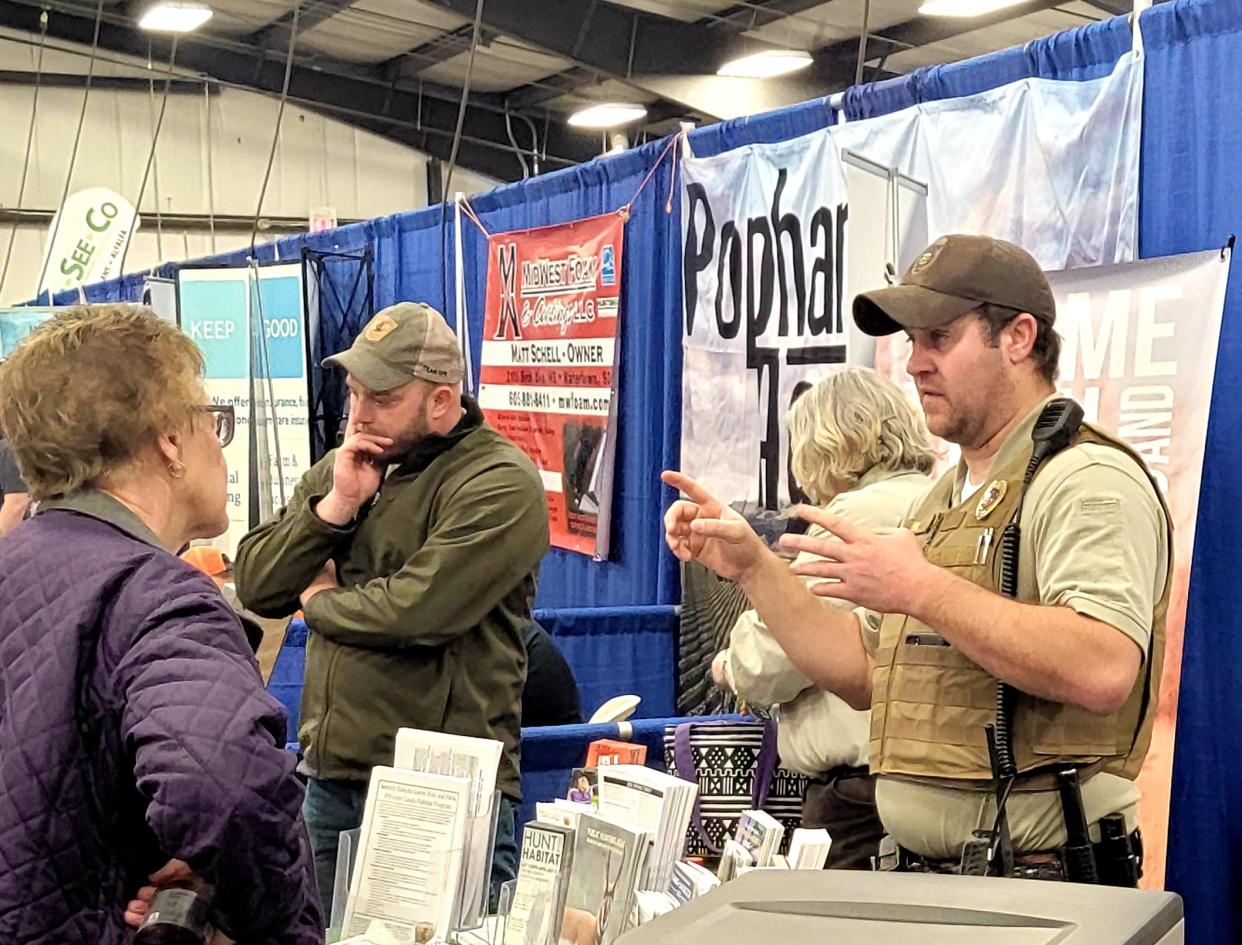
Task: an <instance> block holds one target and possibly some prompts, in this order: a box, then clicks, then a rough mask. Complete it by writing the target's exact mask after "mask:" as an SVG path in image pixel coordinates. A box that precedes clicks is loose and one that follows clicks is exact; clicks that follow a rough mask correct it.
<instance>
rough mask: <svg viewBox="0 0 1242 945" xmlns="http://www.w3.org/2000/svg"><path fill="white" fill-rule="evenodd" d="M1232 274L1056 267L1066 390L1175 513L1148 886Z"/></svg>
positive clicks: (881, 363)
mask: <svg viewBox="0 0 1242 945" xmlns="http://www.w3.org/2000/svg"><path fill="white" fill-rule="evenodd" d="M1228 278H1229V254H1228V253H1227V252H1226V253H1223V254H1222V253H1221V251H1220V250H1211V251H1209V252H1203V253H1189V254H1187V255H1184V256H1168V257H1164V258H1161V259H1147V260H1142V261H1140V262H1134V263H1127V264H1125V265H1121V266H1100V267H1097V268H1091V269H1071V270H1067V271H1065V272H1056V273H1049V276H1048V279H1049V281H1050V282H1051V283H1052V291H1053V292H1054V293H1055V295H1056V299H1057V330H1058V331H1059V332H1060V333H1061V337H1062V339H1063V342H1064V343H1063V346H1062V350H1061V375H1060V380H1059V382H1058V384H1059V389H1060V392H1061V393H1062V394H1064V395H1067V396H1070V397H1073V398H1074V399H1075V400H1077V401H1078V402H1079V403H1080V404H1082V406H1083V409H1084V411H1085V413H1086V418H1087V419H1088V420H1090V421H1093V422H1097V423H1099V424H1100V425H1101V426H1103V427H1104V428H1105V429H1108V430H1112V431H1114V432H1116V433H1117V434H1118V435H1119V436H1121V438H1122V439H1124V440H1126V441H1127V442H1128V443H1130V445H1131V446H1133V447H1134V448H1135V449H1136V450H1137V451H1138V452H1139V453H1140V454H1141V455H1142V456H1143V458H1144V460H1145V461H1146V462H1147V466H1148V468H1149V469H1150V470H1151V472H1152V474H1153V476H1155V478H1156V480H1157V482H1158V483H1159V485H1160V487H1161V489H1162V490H1163V492H1164V494H1165V498H1166V499H1167V500H1168V503H1169V509H1170V511H1171V512H1172V513H1173V529H1174V574H1173V593H1172V600H1171V601H1170V604H1169V616H1168V638H1167V643H1166V650H1165V663H1164V679H1163V681H1162V684H1161V688H1160V705H1159V708H1158V709H1157V714H1156V729H1155V732H1154V734H1153V736H1152V743H1151V750H1150V752H1149V753H1148V755H1147V763H1146V764H1145V765H1144V767H1143V771H1142V774H1141V775H1140V776H1139V781H1138V783H1139V788H1140V790H1141V791H1142V793H1143V799H1142V801H1141V803H1140V806H1139V820H1140V824H1141V827H1142V830H1143V846H1144V856H1145V865H1144V876H1143V885H1144V886H1145V887H1148V888H1162V887H1163V886H1164V866H1165V853H1166V851H1167V849H1168V825H1169V800H1170V781H1171V779H1172V775H1173V743H1174V735H1175V731H1176V727H1177V696H1178V685H1179V682H1180V679H1181V669H1182V640H1183V637H1184V631H1185V627H1186V595H1187V591H1188V588H1189V585H1190V572H1191V554H1192V553H1193V551H1194V544H1195V517H1196V515H1197V513H1198V508H1199V483H1200V479H1201V477H1202V474H1203V452H1204V444H1205V441H1206V439H1207V423H1208V409H1209V406H1210V404H1211V399H1212V381H1213V377H1214V375H1215V370H1216V346H1217V341H1218V339H1219V336H1220V322H1221V313H1222V311H1223V310H1224V305H1225V288H1226V285H1227V283H1228ZM883 342H884V343H883V344H881V345H879V346H878V347H877V349H876V368H877V370H879V371H880V373H882V374H884V375H886V376H888V377H890V378H891V379H893V380H894V381H896V382H897V383H898V384H900V385H901V386H902V387H903V388H904V389H906V390H907V391H908V392H909V393H910V395H911V397H915V399H917V397H916V395H915V393H914V383H913V381H912V380H911V378H910V376H909V375H908V374H907V373H906V362H907V360H908V358H909V346H908V344H907V342H906V340H905V336H904V335H902V334H897V335H893V336H891V337H889V338H887V339H883ZM942 445H943V446H944V447H945V449H944V451H943V457H942V460H941V463H940V466H939V470H943V469H945V468H947V467H948V465H949V464H950V463H951V462H956V459H957V451H956V448H950V447H948V445H947V444H942ZM939 470H938V471H939Z"/></svg>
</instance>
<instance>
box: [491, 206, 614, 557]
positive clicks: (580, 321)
mask: <svg viewBox="0 0 1242 945" xmlns="http://www.w3.org/2000/svg"><path fill="white" fill-rule="evenodd" d="M624 234H625V220H624V218H623V217H622V216H621V215H620V214H617V213H609V214H605V215H603V216H598V217H590V218H588V219H586V220H577V221H575V222H573V223H565V224H562V225H559V226H547V227H541V228H539V229H534V230H522V231H520V232H514V233H497V234H494V235H492V236H489V237H488V247H487V252H488V258H487V296H486V307H485V310H484V315H483V356H482V361H481V372H480V386H479V405H480V406H481V407H482V408H483V414H484V416H485V417H487V420H488V422H489V423H491V424H492V426H494V427H495V428H496V429H497V430H499V431H500V432H501V433H503V434H504V435H505V436H507V437H508V438H509V439H511V440H513V442H514V443H516V444H517V445H518V446H520V447H521V448H522V450H523V451H524V452H525V453H526V454H527V455H528V456H529V457H530V458H531V459H532V460H533V461H534V463H535V466H536V467H537V468H538V469H539V474H540V476H541V477H542V478H543V485H544V490H545V492H546V494H547V499H548V522H549V525H550V527H551V532H552V546H553V547H554V548H567V549H569V550H571V551H577V552H581V553H582V554H588V555H592V556H594V557H595V558H597V559H604V558H607V557H608V544H609V542H608V536H609V532H610V521H611V512H612V481H613V456H614V453H615V450H616V414H617V407H616V392H617V388H616V381H617V354H618V349H619V345H618V340H619V333H618V330H617V319H618V317H619V315H620V304H621V245H622V239H623V237H624Z"/></svg>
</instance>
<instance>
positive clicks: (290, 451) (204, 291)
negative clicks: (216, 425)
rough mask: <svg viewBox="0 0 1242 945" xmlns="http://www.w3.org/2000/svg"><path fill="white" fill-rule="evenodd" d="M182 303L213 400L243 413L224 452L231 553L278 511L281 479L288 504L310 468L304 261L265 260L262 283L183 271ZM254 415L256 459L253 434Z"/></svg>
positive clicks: (236, 274)
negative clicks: (254, 496) (257, 479)
mask: <svg viewBox="0 0 1242 945" xmlns="http://www.w3.org/2000/svg"><path fill="white" fill-rule="evenodd" d="M177 304H178V311H179V315H180V322H181V329H182V331H184V332H185V333H186V334H187V335H189V336H190V337H191V338H192V339H193V340H194V342H195V343H196V344H197V345H198V346H199V349H200V350H201V351H202V352H203V359H204V361H205V362H206V371H205V386H206V389H207V395H208V396H209V397H210V398H211V399H212V400H213V401H214V402H216V403H220V404H232V406H233V409H234V411H235V412H236V415H237V431H236V434H235V435H234V437H233V442H232V443H230V444H229V446H228V447H227V448H226V449H225V460H226V461H227V462H228V466H229V530H228V532H226V533H225V534H224V535H222V536H221V537H220V538H219V539H218V540H217V541H216V544H217V545H218V546H219V547H220V548H222V549H224V550H225V551H226V552H227V553H229V554H232V553H235V552H236V550H237V543H238V542H239V541H240V540H241V538H242V536H243V535H245V534H246V532H247V531H249V530H250V528H251V526H252V525H253V524H254V523H255V522H256V521H258V520H259V519H261V518H263V517H264V516H266V515H268V514H270V513H271V512H272V511H274V510H275V509H276V508H279V507H280V505H281V504H282V491H281V486H282V484H283V487H284V489H283V496H284V497H285V499H286V500H287V498H288V496H289V495H291V494H292V492H293V489H294V487H295V486H296V485H297V484H298V481H299V480H300V479H301V478H302V475H303V473H305V472H306V470H307V469H309V468H310V401H309V396H308V393H307V380H306V378H307V359H306V316H305V313H304V311H303V304H302V267H301V266H299V265H296V264H293V265H278V266H264V267H261V268H260V269H259V270H258V278H257V280H256V278H255V275H254V271H253V270H251V269H249V268H239V269H182V270H180V271H179V272H178V273H177ZM260 317H261V318H262V323H263V333H262V335H260V334H259V331H258V324H257V321H258V319H259V318H260ZM269 378H270V380H269ZM252 381H253V384H254V391H255V403H254V405H253V408H252V405H251V400H250V394H251V384H252ZM252 417H253V421H254V423H255V430H256V433H257V434H258V436H257V437H256V441H255V443H256V444H257V445H258V447H259V449H258V451H257V456H256V453H255V451H254V450H253V449H252V443H251V438H250V423H251V420H252ZM277 457H279V460H280V462H279V465H278V464H277ZM260 459H261V460H262V469H259V468H258V467H259V465H260V463H259V460H260ZM256 475H261V476H265V477H266V478H265V480H263V481H261V484H260V488H259V490H258V494H259V497H260V504H259V506H258V507H252V504H251V501H250V499H251V495H250V494H251V483H252V477H254V476H256Z"/></svg>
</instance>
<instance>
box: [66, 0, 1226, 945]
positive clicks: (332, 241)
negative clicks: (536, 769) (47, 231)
mask: <svg viewBox="0 0 1242 945" xmlns="http://www.w3.org/2000/svg"><path fill="white" fill-rule="evenodd" d="M1143 25H1144V36H1145V42H1146V67H1145V68H1146V72H1145V75H1146V92H1145V103H1144V133H1143V153H1142V162H1143V163H1142V183H1141V187H1142V195H1141V197H1142V200H1141V214H1142V217H1141V223H1140V230H1141V232H1140V247H1141V252H1142V254H1143V255H1144V256H1162V255H1168V254H1174V253H1184V252H1191V251H1194V250H1200V249H1204V248H1208V247H1212V246H1217V245H1220V244H1221V243H1222V242H1223V241H1224V240H1225V238H1226V236H1227V235H1228V234H1229V233H1232V232H1242V177H1239V176H1238V172H1237V170H1236V161H1237V158H1238V155H1240V154H1242V114H1240V113H1239V110H1238V108H1237V105H1236V99H1235V97H1234V92H1235V89H1234V86H1233V83H1234V82H1235V81H1236V79H1237V77H1238V76H1240V75H1242V0H1175V2H1170V3H1163V4H1160V5H1159V6H1157V7H1155V8H1153V9H1152V10H1150V11H1149V12H1147V13H1146V14H1144V16H1143ZM1129 48H1130V29H1129V24H1128V22H1127V21H1126V20H1124V19H1117V20H1112V21H1109V22H1106V23H1102V24H1096V25H1092V26H1087V27H1084V28H1082V29H1078V30H1073V31H1070V32H1068V33H1063V34H1061V35H1058V36H1054V37H1050V38H1048V39H1045V40H1039V41H1036V42H1033V43H1028V44H1027V45H1026V46H1024V47H1020V48H1016V49H1012V50H1008V51H1005V52H1001V53H997V54H994V55H990V56H985V57H982V58H980V59H976V60H972V61H969V62H963V63H957V64H953V65H948V66H935V67H930V68H926V69H921V70H919V71H917V72H915V73H913V74H911V75H909V76H906V77H903V78H899V79H894V80H892V81H889V82H883V83H879V84H876V85H869V86H864V87H861V88H855V89H851V90H849V92H847V93H846V96H845V103H844V107H845V112H846V114H847V116H848V117H849V118H851V119H856V118H862V117H868V116H873V115H878V114H884V113H887V112H891V111H894V110H896V109H900V108H905V107H908V106H910V105H913V104H916V103H918V102H924V101H931V100H935V99H941V98H948V97H953V96H959V95H966V94H970V93H973V92H978V91H982V90H985V89H989V88H993V87H995V86H998V85H1002V84H1005V83H1007V82H1012V81H1016V80H1018V79H1022V78H1026V77H1032V76H1041V77H1046V78H1060V79H1084V78H1093V77H1097V76H1100V75H1103V74H1105V73H1107V72H1108V71H1109V70H1110V69H1111V68H1112V65H1113V63H1114V62H1115V61H1116V59H1117V57H1118V56H1119V55H1121V54H1122V53H1123V52H1125V51H1126V50H1128V49H1129ZM831 121H832V113H831V110H830V109H828V108H827V107H826V105H825V103H824V102H823V101H822V100H820V101H815V102H808V103H806V104H803V105H799V106H796V107H793V108H788V109H784V110H782V111H779V112H774V113H771V114H767V115H761V116H756V117H753V118H748V119H741V120H738V121H732V122H725V123H723V124H720V125H714V126H710V127H707V128H703V129H700V130H697V131H695V132H693V133H692V135H691V141H692V144H693V148H694V150H695V153H697V154H700V155H705V154H714V153H718V152H720V151H725V150H729V149H730V148H734V147H738V146H741V145H745V144H749V143H753V142H757V141H773V140H781V139H784V138H789V137H793V136H796V135H799V134H805V133H807V132H809V131H812V130H814V129H816V128H820V127H823V126H825V125H827V124H829V123H830V122H831ZM661 148H662V143H660V142H656V143H653V144H649V145H646V146H645V147H642V148H638V149H636V150H634V151H631V152H629V153H626V154H624V155H621V156H618V157H614V158H609V159H606V160H600V161H595V162H592V163H591V164H588V165H584V166H582V167H576V168H571V169H568V170H565V171H560V172H557V173H555V174H549V175H546V176H543V177H540V178H538V179H535V180H532V181H529V182H526V183H522V184H516V185H512V186H508V187H502V188H499V189H498V190H495V191H492V192H491V193H489V194H486V195H482V196H480V197H478V198H477V199H476V201H475V207H476V208H477V210H478V212H479V213H480V215H481V217H482V219H483V221H484V223H485V225H486V226H487V227H488V228H489V229H491V230H493V231H500V230H506V229H516V228H521V227H529V226H541V225H545V224H550V223H558V222H563V221H567V220H570V219H574V218H576V217H581V216H586V215H589V214H596V213H603V212H607V211H611V210H615V209H617V208H618V207H620V206H621V205H622V204H623V203H625V202H626V201H627V200H629V199H630V198H631V196H632V195H633V193H634V190H635V188H636V187H637V185H638V183H639V181H640V180H641V179H642V177H643V176H644V175H645V174H646V172H647V170H648V169H649V168H650V166H651V165H652V163H653V162H654V161H655V159H656V157H657V156H658V154H659V152H660V149H661ZM669 186H670V181H669V174H668V167H667V165H665V166H664V167H663V168H662V169H661V170H660V171H659V172H658V173H657V174H656V176H655V177H654V179H653V180H652V182H651V183H650V184H649V185H648V187H647V189H646V191H645V192H644V193H643V195H642V197H641V199H640V200H639V201H638V202H637V204H636V205H635V214H634V217H633V219H632V220H631V221H630V223H629V224H628V226H627V232H626V247H625V257H624V266H623V268H624V276H623V279H624V282H623V293H624V296H623V297H624V300H625V304H624V318H623V325H622V348H621V376H620V383H621V434H620V441H619V443H618V451H617V464H618V465H617V500H616V502H617V504H616V507H615V513H614V517H615V521H616V532H615V534H614V536H613V547H614V549H615V553H614V559H615V560H614V561H613V562H611V563H608V564H596V563H593V562H591V561H589V560H587V559H585V558H582V557H580V556H575V555H569V554H564V553H560V552H553V553H552V554H551V555H550V556H549V558H548V561H547V562H546V564H545V567H544V578H543V586H542V588H541V591H540V598H539V603H540V606H543V607H551V608H592V607H595V608H603V607H608V608H613V609H612V610H611V611H610V614H612V615H613V617H615V615H616V613H617V611H616V608H624V607H636V608H637V607H644V606H646V607H650V606H652V605H669V604H674V603H676V601H677V599H678V589H677V580H676V571H675V568H674V567H673V564H672V561H671V559H670V558H669V556H668V555H667V554H665V553H663V551H662V544H661V540H660V527H659V515H660V512H661V509H662V508H663V506H664V505H665V504H666V503H667V502H668V500H669V499H670V498H671V495H670V494H669V492H668V491H667V490H663V489H662V488H661V487H660V486H659V485H658V483H657V481H656V474H657V472H658V471H659V469H660V468H661V467H663V466H666V465H669V464H670V463H675V462H676V460H677V455H678V442H679V435H680V403H681V399H680V397H681V386H680V385H681V357H680V338H681V275H680V266H679V260H680V251H679V247H678V242H679V232H680V222H679V207H678V206H676V201H674V203H675V206H674V208H673V212H672V213H671V214H666V213H665V211H664V204H665V200H666V199H667V196H668V192H669ZM466 227H467V229H466V231H465V233H464V240H465V246H466V250H467V260H466V280H467V288H468V302H469V306H470V311H471V318H470V321H471V324H472V332H471V334H472V343H473V345H474V347H475V355H476V357H475V363H476V364H477V360H478V359H477V354H478V344H479V327H480V323H481V311H480V301H479V300H480V299H481V297H482V292H483V287H484V279H485V259H484V241H483V239H482V237H481V236H480V234H479V233H478V231H477V230H476V229H475V228H474V227H473V226H472V225H470V224H466ZM452 239H453V236H452V220H451V219H450V220H448V221H446V225H445V226H444V227H443V231H442V230H441V226H440V211H439V210H438V209H435V208H433V209H429V210H424V211H419V212H417V213H410V214H401V215H397V216H393V217H388V218H384V219H380V220H374V221H369V222H367V223H364V224H359V225H357V226H354V227H349V228H345V229H342V230H337V231H334V232H331V233H327V234H319V235H317V236H314V237H302V238H295V239H289V240H284V241H282V242H281V243H280V244H279V251H280V255H281V258H296V256H297V254H298V252H299V250H300V247H301V245H302V244H303V243H307V244H309V245H312V246H315V247H316V248H320V249H327V248H338V249H342V250H349V249H357V248H360V247H361V246H363V245H370V246H372V248H373V250H374V252H375V256H376V275H377V281H376V303H377V305H381V306H382V305H386V304H388V303H390V302H392V301H396V300H398V299H427V300H430V301H433V302H438V303H439V304H441V305H442V306H443V307H444V309H445V311H446V313H448V314H449V315H450V317H451V314H452V301H451V300H452V294H453V293H452V272H451V271H450V272H448V273H447V274H445V273H443V272H442V268H441V267H442V264H443V263H442V260H444V259H446V258H448V259H451V247H452ZM271 254H272V250H271V249H270V248H264V249H262V250H261V251H260V256H261V258H270V257H271ZM243 256H244V254H233V256H231V257H228V258H224V259H221V260H220V261H221V262H239V261H241V259H242V258H243ZM446 283H447V285H448V287H449V288H448V293H447V294H448V296H449V299H448V300H445V299H444V298H443V289H442V286H443V285H444V284H446ZM140 293H141V279H140V278H137V277H133V276H131V277H127V278H125V279H123V280H118V281H116V282H112V283H106V284H103V285H99V286H93V287H90V288H89V289H87V293H86V294H87V297H88V298H89V299H91V300H93V301H94V300H100V301H102V300H120V299H136V298H138V297H139V295H140ZM74 300H75V299H74V297H73V296H62V297H59V298H58V299H57V301H58V302H62V303H68V302H72V301H74ZM1240 360H1242V286H1240V285H1239V284H1238V282H1237V280H1236V279H1235V282H1234V287H1233V289H1232V291H1231V292H1230V295H1229V298H1228V300H1227V304H1226V310H1225V317H1224V323H1223V327H1222V335H1221V344H1220V356H1219V364H1220V367H1219V368H1218V371H1217V376H1216V386H1215V391H1214V399H1213V404H1212V416H1211V422H1210V426H1209V430H1208V449H1207V462H1206V468H1205V471H1204V479H1203V497H1202V500H1201V503H1200V514H1199V521H1198V532H1197V537H1196V552H1195V561H1196V564H1195V570H1194V575H1193V579H1192V582H1191V591H1190V605H1189V614H1188V620H1187V627H1186V643H1185V656H1184V665H1183V675H1182V687H1181V703H1180V711H1179V737H1178V747H1177V756H1176V761H1175V770H1174V783H1173V811H1172V823H1171V840H1170V851H1169V861H1168V884H1169V887H1170V888H1171V889H1174V890H1176V891H1178V892H1180V893H1181V894H1182V895H1183V896H1184V897H1185V899H1186V905H1187V915H1188V928H1189V936H1188V940H1189V941H1191V942H1193V943H1196V945H1197V943H1210V945H1225V943H1236V942H1238V941H1242V895H1240V894H1242V836H1240V834H1242V818H1240V819H1235V818H1234V816H1233V815H1234V814H1239V815H1242V809H1240V805H1242V760H1240V759H1239V751H1238V749H1237V747H1236V744H1237V743H1238V742H1239V741H1242V739H1239V738H1238V737H1237V736H1236V735H1235V734H1234V733H1237V732H1242V698H1239V696H1238V693H1240V692H1242V636H1239V637H1234V635H1233V634H1232V633H1231V631H1232V629H1233V628H1234V626H1235V624H1234V616H1233V614H1234V611H1235V610H1236V605H1235V603H1234V601H1233V600H1232V599H1230V598H1229V596H1228V595H1226V594H1225V593H1224V589H1226V588H1228V587H1230V586H1231V585H1232V584H1233V583H1234V582H1235V576H1234V574H1233V573H1232V567H1231V565H1232V561H1233V559H1235V558H1236V551H1235V547H1236V540H1235V538H1234V529H1233V526H1232V514H1231V513H1232V511H1233V510H1235V509H1237V508H1240V507H1242V477H1239V476H1237V475H1236V474H1235V472H1234V467H1233V466H1232V460H1233V459H1234V458H1235V457H1234V444H1236V443H1239V442H1242V381H1240V380H1239V375H1238V374H1237V373H1235V371H1236V369H1235V368H1234V365H1236V364H1238V363H1240ZM636 613H637V612H636ZM585 619H588V617H587V616H584V615H583V613H582V611H580V610H576V611H574V612H573V615H572V620H571V621H570V623H572V625H573V630H572V635H573V636H575V637H579V638H580V637H581V633H582V627H583V620H585ZM567 626H568V624H567ZM568 634H569V631H568V630H567V631H566V635H568ZM607 638H608V635H607V634H601V636H600V645H601V648H600V649H598V650H597V651H593V652H591V654H590V658H591V659H592V660H593V662H594V663H595V664H596V666H595V667H594V668H595V671H596V672H598V671H599V670H600V669H601V665H602V666H603V667H605V668H606V666H607V664H608V661H609V659H612V660H613V665H617V666H623V665H627V664H631V663H633V662H634V661H636V660H639V659H641V658H642V654H643V650H642V649H641V648H640V649H637V650H636V649H635V648H634V646H633V641H630V642H629V644H628V645H627V649H625V650H623V651H617V652H616V653H614V654H610V653H609V652H608V651H607V650H606V649H604V648H603V647H605V646H606V645H605V644H604V640H605V639H607ZM581 642H582V641H581V639H578V640H577V641H576V644H577V645H581ZM654 649H655V650H658V651H659V655H658V656H655V657H654V658H655V659H656V660H661V661H662V660H666V659H668V658H669V653H671V652H672V651H671V649H669V648H668V647H665V646H660V647H655V648H654Z"/></svg>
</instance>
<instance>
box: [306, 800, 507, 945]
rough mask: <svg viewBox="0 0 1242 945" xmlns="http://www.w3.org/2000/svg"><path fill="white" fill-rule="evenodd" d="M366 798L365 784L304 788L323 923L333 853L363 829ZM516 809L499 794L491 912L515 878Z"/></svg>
mask: <svg viewBox="0 0 1242 945" xmlns="http://www.w3.org/2000/svg"><path fill="white" fill-rule="evenodd" d="M366 799H367V785H366V782H365V781H325V780H321V779H319V778H311V779H310V781H309V782H308V783H307V785H306V801H305V803H304V804H303V806H302V814H303V817H304V818H305V819H306V826H307V829H308V830H309V831H310V839H311V848H312V849H313V850H314V852H315V883H316V885H318V887H319V899H320V901H321V902H322V903H323V915H324V920H325V921H330V918H331V916H332V894H333V892H334V890H335V887H336V854H337V849H338V848H339V846H340V840H341V834H342V833H343V832H344V831H346V830H354V829H356V828H358V827H361V826H362V811H363V808H364V807H365V805H366ZM517 809H518V803H517V801H515V800H512V799H510V798H508V797H506V796H505V795H503V794H502V795H501V797H500V817H499V820H498V823H497V824H496V848H495V851H494V852H493V855H492V872H491V883H490V889H489V892H488V903H489V907H490V908H491V909H492V910H493V911H494V910H495V908H496V903H497V900H498V899H499V897H500V887H501V886H502V885H503V884H504V883H506V882H508V881H509V880H511V879H513V878H514V877H516V876H517V836H516V821H517Z"/></svg>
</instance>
